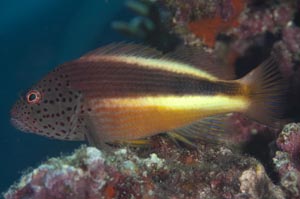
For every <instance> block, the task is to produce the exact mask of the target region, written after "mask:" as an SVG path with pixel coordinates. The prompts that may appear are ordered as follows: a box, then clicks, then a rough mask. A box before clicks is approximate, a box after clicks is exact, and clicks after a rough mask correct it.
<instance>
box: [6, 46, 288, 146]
mask: <svg viewBox="0 0 300 199" xmlns="http://www.w3.org/2000/svg"><path fill="white" fill-rule="evenodd" d="M198 56H199V58H198V59H194V58H191V57H189V55H181V58H182V61H178V60H176V59H174V57H176V54H175V56H174V54H173V55H172V56H168V55H162V54H160V53H159V52H157V51H155V50H153V49H149V48H145V47H141V46H139V45H132V44H119V45H109V46H107V47H104V48H101V49H98V50H96V51H93V52H91V53H88V54H87V55H84V56H83V57H81V58H80V59H77V60H75V61H71V62H68V63H66V64H63V65H61V66H59V67H57V68H56V69H55V70H54V71H53V72H51V73H50V74H48V75H47V76H46V77H45V78H43V79H42V80H41V81H40V82H38V83H37V84H36V85H34V86H33V87H32V88H31V89H30V90H29V92H28V93H27V95H26V96H25V97H24V98H25V99H21V100H19V101H18V102H17V103H16V105H15V106H14V107H13V109H12V121H13V123H14V124H15V126H17V128H19V129H21V130H23V131H29V132H34V133H38V134H41V135H45V136H48V137H52V138H57V139H66V140H83V139H85V138H88V140H89V141H90V142H91V143H94V144H96V145H101V144H102V143H107V142H115V141H126V140H137V139H142V138H145V137H149V136H153V135H156V134H158V133H162V132H172V133H173V134H174V135H175V134H176V135H180V137H188V138H191V137H201V136H205V134H207V135H213V137H216V138H217V137H220V134H221V131H220V130H216V129H220V128H214V127H216V126H217V127H221V125H218V123H219V121H220V119H219V118H223V117H220V115H225V114H227V113H231V112H242V113H245V114H246V115H248V116H249V117H251V118H253V119H255V120H258V121H260V122H263V123H270V121H271V120H272V118H273V117H275V116H276V115H277V114H278V113H279V112H280V111H279V109H280V108H278V107H279V105H278V104H279V103H280V101H281V95H282V92H281V91H282V90H283V86H282V82H281V78H280V75H279V73H278V70H276V61H274V59H268V60H267V61H265V62H264V63H262V64H261V66H258V67H257V68H256V69H254V70H253V71H252V72H250V73H249V74H248V75H246V76H245V77H244V78H242V79H239V80H224V79H222V78H220V77H218V76H217V75H216V74H218V73H219V75H221V76H222V69H221V67H219V68H218V69H217V70H215V69H216V68H217V67H216V66H213V64H211V63H209V62H207V60H206V58H207V56H206V55H204V52H200V53H199V54H198ZM170 57H172V58H170ZM179 57H180V56H179ZM212 69H214V70H212ZM209 70H210V71H209ZM224 77H225V73H224ZM32 93H33V94H35V95H34V96H33V95H32ZM32 99H34V100H36V101H32ZM205 130H206V131H205ZM172 133H170V134H172ZM222 133H224V131H222ZM176 137H178V136H176Z"/></svg>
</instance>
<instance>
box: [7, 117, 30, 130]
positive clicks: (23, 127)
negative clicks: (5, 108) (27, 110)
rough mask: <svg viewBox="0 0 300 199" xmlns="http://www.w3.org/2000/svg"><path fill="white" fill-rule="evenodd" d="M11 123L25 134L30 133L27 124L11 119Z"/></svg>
mask: <svg viewBox="0 0 300 199" xmlns="http://www.w3.org/2000/svg"><path fill="white" fill-rule="evenodd" d="M10 123H11V124H12V125H13V126H14V127H15V128H16V129H18V130H20V131H23V132H29V129H28V128H27V127H26V125H25V123H24V122H22V121H20V120H18V119H17V118H11V119H10Z"/></svg>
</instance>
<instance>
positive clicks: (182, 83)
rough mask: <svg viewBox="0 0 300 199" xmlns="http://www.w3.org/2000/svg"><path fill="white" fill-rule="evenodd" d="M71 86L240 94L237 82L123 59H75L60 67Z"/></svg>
mask: <svg viewBox="0 0 300 199" xmlns="http://www.w3.org/2000/svg"><path fill="white" fill-rule="evenodd" d="M61 67H62V68H61V70H60V72H61V73H65V74H67V75H68V78H69V80H70V84H71V87H73V88H74V89H78V90H81V91H82V92H83V93H84V94H85V95H87V96H97V97H124V96H126V97H128V96H141V95H153V96H155V95H199V94H202V95H216V94H227V95H236V94H239V90H240V84H238V83H237V82H229V81H219V82H218V81H217V82H211V81H210V80H207V79H204V78H202V79H201V78H199V77H194V76H191V75H186V74H179V73H175V72H170V71H166V70H163V69H157V68H154V69H153V68H145V67H139V66H137V65H136V64H128V63H122V62H109V61H102V62H86V61H82V60H80V61H75V62H71V63H68V64H65V65H63V66H61Z"/></svg>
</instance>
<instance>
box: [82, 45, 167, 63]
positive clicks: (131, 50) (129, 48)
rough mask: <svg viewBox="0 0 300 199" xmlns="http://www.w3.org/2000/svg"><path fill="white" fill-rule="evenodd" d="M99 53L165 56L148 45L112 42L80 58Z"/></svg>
mask: <svg viewBox="0 0 300 199" xmlns="http://www.w3.org/2000/svg"><path fill="white" fill-rule="evenodd" d="M97 55H123V56H126V55H127V56H139V57H144V58H157V59H160V58H162V57H163V54H162V52H160V51H158V50H156V49H154V48H150V47H147V46H143V45H139V44H134V43H125V42H121V43H112V44H108V45H106V46H104V47H100V48H98V49H96V50H93V51H91V52H88V53H87V54H85V55H83V56H82V57H81V58H80V59H84V58H87V57H89V56H97Z"/></svg>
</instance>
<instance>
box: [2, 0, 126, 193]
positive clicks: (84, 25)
mask: <svg viewBox="0 0 300 199" xmlns="http://www.w3.org/2000/svg"><path fill="white" fill-rule="evenodd" d="M123 3H124V2H123V1H119V0H117V1H116V0H107V1H106V0H87V1H80V0H26V1H23V0H4V1H1V2H0V60H1V66H0V68H1V80H0V81H1V82H0V83H1V99H0V102H1V103H0V117H1V118H0V121H1V125H0V157H1V160H0V193H1V192H3V191H5V190H6V189H7V188H8V187H9V186H10V185H11V184H12V183H13V182H14V181H16V180H17V179H19V178H20V176H21V174H22V171H24V169H27V168H29V167H36V166H37V165H38V164H39V163H40V162H41V161H43V160H46V158H47V157H53V156H59V155H60V154H61V153H69V152H71V151H72V150H74V149H75V148H76V147H78V146H79V145H80V144H81V142H64V141H57V140H50V139H47V138H44V137H41V136H37V135H34V134H29V133H22V132H20V131H18V130H16V129H15V128H14V127H13V126H12V125H11V124H10V115H9V111H10V108H11V106H12V105H13V103H14V102H15V101H16V100H17V98H18V97H19V96H20V94H21V93H24V92H26V89H28V88H29V87H30V86H31V85H32V84H34V83H35V82H37V81H38V80H39V79H40V78H41V77H42V76H43V75H45V74H46V73H47V72H49V71H50V70H51V69H53V68H54V67H55V66H57V65H58V64H61V63H63V62H65V61H68V60H71V59H74V58H77V57H79V56H80V55H81V54H82V53H85V52H87V51H89V50H91V49H94V48H96V47H99V46H101V45H104V44H106V43H110V42H113V41H120V40H124V39H125V38H123V37H122V36H120V35H119V34H118V33H116V32H114V31H113V30H112V29H111V28H110V22H111V21H113V20H115V19H124V18H126V17H130V16H127V15H128V13H127V14H126V9H125V8H124V6H123ZM129 15H130V14H129Z"/></svg>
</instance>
